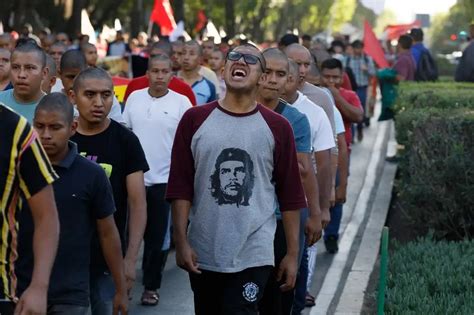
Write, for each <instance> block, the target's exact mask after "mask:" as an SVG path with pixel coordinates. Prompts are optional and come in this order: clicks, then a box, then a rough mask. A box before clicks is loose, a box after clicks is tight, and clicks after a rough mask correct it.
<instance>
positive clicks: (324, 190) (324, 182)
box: [314, 149, 332, 211]
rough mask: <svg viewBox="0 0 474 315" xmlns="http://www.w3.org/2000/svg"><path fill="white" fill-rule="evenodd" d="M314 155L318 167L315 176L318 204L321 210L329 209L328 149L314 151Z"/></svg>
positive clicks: (329, 176)
mask: <svg viewBox="0 0 474 315" xmlns="http://www.w3.org/2000/svg"><path fill="white" fill-rule="evenodd" d="M314 157H315V159H316V165H317V167H318V173H317V174H316V178H317V179H318V186H319V204H320V207H321V211H329V206H330V204H329V199H330V195H331V183H332V174H331V153H330V150H329V149H328V150H323V151H319V152H315V153H314Z"/></svg>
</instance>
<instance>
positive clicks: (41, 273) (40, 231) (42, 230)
mask: <svg viewBox="0 0 474 315" xmlns="http://www.w3.org/2000/svg"><path fill="white" fill-rule="evenodd" d="M28 205H29V207H30V209H31V214H32V216H33V222H34V225H35V232H34V236H33V252H34V267H33V275H32V279H31V283H30V285H29V287H28V288H27V290H26V291H25V292H24V293H23V295H22V296H21V299H20V301H19V302H18V304H17V307H16V309H15V314H30V313H31V314H34V313H38V314H46V303H47V302H46V299H47V293H48V286H49V277H50V275H51V269H52V267H53V264H54V259H55V257H56V250H57V247H58V240H59V219H58V211H57V209H56V203H55V201H54V191H53V187H52V186H51V185H48V186H46V187H45V188H43V189H42V190H40V191H39V192H37V193H36V194H35V195H33V196H31V197H30V199H28Z"/></svg>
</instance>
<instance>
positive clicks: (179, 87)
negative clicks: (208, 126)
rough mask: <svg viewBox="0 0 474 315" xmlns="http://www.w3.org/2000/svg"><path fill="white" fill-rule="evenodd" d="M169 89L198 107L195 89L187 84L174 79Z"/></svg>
mask: <svg viewBox="0 0 474 315" xmlns="http://www.w3.org/2000/svg"><path fill="white" fill-rule="evenodd" d="M168 87H169V89H170V90H173V91H175V92H176V93H179V94H181V95H184V96H186V97H187V98H189V101H190V102H191V104H192V105H193V106H196V96H195V95H194V92H193V89H192V88H191V87H190V86H189V85H188V84H187V83H186V82H184V81H182V80H180V79H178V78H177V77H172V78H171V81H170V84H169V86H168Z"/></svg>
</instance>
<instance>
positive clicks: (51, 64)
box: [46, 55, 58, 77]
mask: <svg viewBox="0 0 474 315" xmlns="http://www.w3.org/2000/svg"><path fill="white" fill-rule="evenodd" d="M46 67H48V70H49V76H50V77H55V76H57V74H58V69H56V62H55V61H54V59H53V57H51V56H50V55H47V56H46Z"/></svg>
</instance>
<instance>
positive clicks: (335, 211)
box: [324, 170, 343, 240]
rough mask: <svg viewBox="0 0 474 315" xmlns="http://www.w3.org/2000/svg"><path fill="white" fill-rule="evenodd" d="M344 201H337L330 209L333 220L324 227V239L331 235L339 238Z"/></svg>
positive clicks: (337, 181)
mask: <svg viewBox="0 0 474 315" xmlns="http://www.w3.org/2000/svg"><path fill="white" fill-rule="evenodd" d="M338 186H339V170H337V171H336V188H337V187H338ZM342 207H343V204H342V203H336V204H335V205H334V207H331V208H330V209H329V213H330V215H331V220H330V221H329V224H328V225H327V226H326V228H325V229H324V240H327V239H328V237H329V236H335V237H336V239H339V227H340V226H341V219H342Z"/></svg>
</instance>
